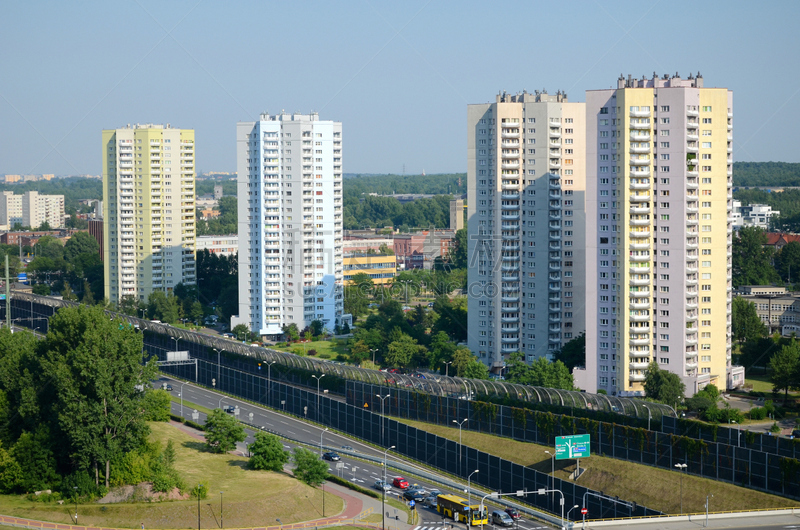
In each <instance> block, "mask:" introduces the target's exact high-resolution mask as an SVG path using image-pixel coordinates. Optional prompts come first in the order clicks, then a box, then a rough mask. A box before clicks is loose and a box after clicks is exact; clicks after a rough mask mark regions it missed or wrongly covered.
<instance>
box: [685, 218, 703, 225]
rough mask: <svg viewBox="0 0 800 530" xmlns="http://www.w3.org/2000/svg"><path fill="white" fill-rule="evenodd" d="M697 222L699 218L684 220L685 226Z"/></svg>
mask: <svg viewBox="0 0 800 530" xmlns="http://www.w3.org/2000/svg"><path fill="white" fill-rule="evenodd" d="M699 222H700V221H699V220H697V219H687V220H686V225H687V226H690V225H696V224H698V223H699Z"/></svg>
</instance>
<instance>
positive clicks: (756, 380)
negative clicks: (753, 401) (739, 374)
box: [744, 373, 772, 394]
mask: <svg viewBox="0 0 800 530" xmlns="http://www.w3.org/2000/svg"><path fill="white" fill-rule="evenodd" d="M744 384H745V386H752V387H753V390H754V391H756V392H766V393H767V394H769V393H771V392H772V383H771V382H770V380H769V374H767V375H764V374H761V373H759V374H747V377H746V378H745V380H744Z"/></svg>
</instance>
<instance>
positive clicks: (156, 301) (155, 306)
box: [147, 291, 180, 324]
mask: <svg viewBox="0 0 800 530" xmlns="http://www.w3.org/2000/svg"><path fill="white" fill-rule="evenodd" d="M147 315H148V316H149V317H150V318H151V319H156V320H160V321H161V322H165V323H167V324H173V323H175V322H177V321H178V319H179V318H180V306H179V305H178V298H177V297H176V296H175V295H174V294H172V293H170V294H169V295H167V294H165V293H164V292H163V291H153V292H152V293H150V295H149V296H148V297H147Z"/></svg>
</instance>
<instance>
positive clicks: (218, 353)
mask: <svg viewBox="0 0 800 530" xmlns="http://www.w3.org/2000/svg"><path fill="white" fill-rule="evenodd" d="M211 349H212V350H214V351H215V352H217V381H219V387H220V388H222V379H220V376H219V370H220V368H219V367H220V353H222V352H224V351H225V349H224V348H219V349H217V348H211Z"/></svg>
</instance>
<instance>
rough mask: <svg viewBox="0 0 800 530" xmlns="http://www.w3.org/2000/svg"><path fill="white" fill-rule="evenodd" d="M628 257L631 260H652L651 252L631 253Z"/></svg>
mask: <svg viewBox="0 0 800 530" xmlns="http://www.w3.org/2000/svg"><path fill="white" fill-rule="evenodd" d="M628 259H629V260H631V261H650V254H631V255H630V256H628Z"/></svg>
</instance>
